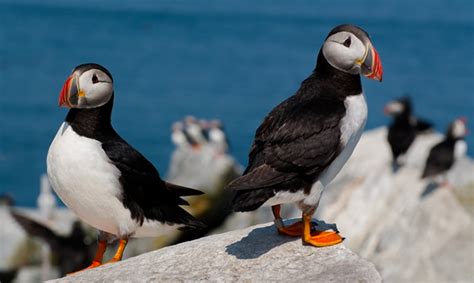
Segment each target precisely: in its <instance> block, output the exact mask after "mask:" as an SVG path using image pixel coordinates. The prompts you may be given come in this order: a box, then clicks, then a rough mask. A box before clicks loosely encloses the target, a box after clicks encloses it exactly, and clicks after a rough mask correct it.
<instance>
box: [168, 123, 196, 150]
mask: <svg viewBox="0 0 474 283" xmlns="http://www.w3.org/2000/svg"><path fill="white" fill-rule="evenodd" d="M171 141H172V142H173V144H174V145H175V146H176V147H177V148H186V147H188V146H191V145H193V140H191V138H190V137H189V135H188V134H187V133H186V132H185V131H184V124H183V123H182V122H175V123H173V125H172V127H171Z"/></svg>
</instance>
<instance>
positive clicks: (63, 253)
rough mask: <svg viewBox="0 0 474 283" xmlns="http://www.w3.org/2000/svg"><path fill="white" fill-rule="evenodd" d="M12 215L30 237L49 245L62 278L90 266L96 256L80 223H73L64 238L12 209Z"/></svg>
mask: <svg viewBox="0 0 474 283" xmlns="http://www.w3.org/2000/svg"><path fill="white" fill-rule="evenodd" d="M10 213H11V215H12V216H13V218H14V219H15V220H16V222H17V223H18V224H20V226H21V227H22V228H23V229H24V230H25V232H26V233H28V235H30V236H32V237H36V238H39V239H41V240H42V241H44V242H46V243H47V244H48V246H49V247H50V249H51V251H52V252H53V254H54V256H55V257H56V258H57V262H58V267H59V273H60V275H61V276H65V275H66V274H68V273H71V272H74V271H76V270H78V269H81V268H85V267H87V266H88V265H89V263H90V260H91V259H92V257H93V256H94V250H93V248H92V245H88V244H86V242H87V235H86V232H85V231H84V229H83V228H82V225H81V223H80V222H79V221H75V222H74V223H73V225H72V230H71V233H70V234H69V235H67V236H63V235H58V234H57V233H56V232H54V231H53V230H51V229H50V228H49V227H47V226H45V225H44V224H42V223H40V222H38V221H36V220H34V219H32V218H30V217H28V216H26V215H24V214H22V213H20V212H18V211H16V210H13V209H12V210H10Z"/></svg>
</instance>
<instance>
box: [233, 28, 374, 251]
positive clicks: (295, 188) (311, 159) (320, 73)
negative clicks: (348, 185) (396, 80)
mask: <svg viewBox="0 0 474 283" xmlns="http://www.w3.org/2000/svg"><path fill="white" fill-rule="evenodd" d="M382 73H383V71H382V64H381V61H380V58H379V55H378V53H377V51H376V50H375V48H374V46H373V45H372V42H371V40H370V37H369V35H368V34H367V33H366V32H365V31H364V30H362V29H361V28H359V27H356V26H353V25H340V26H337V27H335V28H334V29H333V30H331V32H330V33H329V35H328V36H327V38H326V40H325V42H324V44H323V46H322V48H321V50H320V52H319V55H318V59H317V64H316V68H315V69H314V71H313V72H312V74H311V75H310V76H309V77H308V78H307V79H306V80H304V81H303V82H302V84H301V86H300V88H299V90H298V91H297V92H296V94H295V95H293V96H291V97H290V98H288V99H286V100H285V101H283V102H282V103H281V104H279V105H278V106H277V107H275V108H274V109H273V110H272V111H271V112H270V113H269V114H268V115H267V116H266V118H265V119H264V121H263V123H262V124H261V125H260V127H259V128H258V129H257V131H256V134H255V140H254V142H253V145H252V148H251V149H250V153H249V164H248V167H247V169H246V170H245V172H244V174H243V176H241V177H239V178H237V179H236V180H234V181H233V182H231V183H230V184H229V186H228V188H230V189H232V190H234V192H235V193H234V197H233V201H232V205H233V209H234V210H235V211H251V210H255V209H257V208H259V207H260V206H262V205H268V206H272V211H273V214H274V217H275V226H276V228H277V230H278V232H279V233H280V234H284V235H288V236H301V237H302V240H303V244H307V245H312V246H316V247H321V246H328V245H334V244H337V243H340V242H341V241H342V240H343V238H342V237H341V236H340V235H339V234H338V232H337V231H319V230H317V227H316V231H314V232H313V231H312V227H311V226H312V224H311V223H312V215H313V214H314V212H315V210H316V208H317V207H318V204H319V200H320V198H321V194H322V193H323V190H324V188H325V187H326V186H327V185H328V184H329V183H330V182H331V181H332V180H333V179H334V177H335V176H336V175H337V173H338V172H339V170H341V168H342V167H343V166H344V164H345V163H346V161H347V159H348V158H349V157H350V155H351V154H352V151H353V150H354V147H355V146H356V144H357V142H358V141H359V138H360V136H361V134H362V132H363V130H364V127H365V123H366V120H367V105H366V102H365V98H364V94H363V91H362V85H361V81H360V74H362V75H364V76H366V77H368V78H370V79H375V80H378V81H381V80H382ZM284 203H295V204H297V205H298V207H299V208H300V209H301V210H302V221H298V222H296V223H294V224H292V225H290V226H285V225H284V223H283V221H282V219H281V216H280V205H281V204H284Z"/></svg>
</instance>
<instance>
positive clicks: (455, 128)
mask: <svg viewBox="0 0 474 283" xmlns="http://www.w3.org/2000/svg"><path fill="white" fill-rule="evenodd" d="M466 134H467V128H466V119H465V118H458V119H456V120H454V121H453V122H452V123H451V124H450V125H449V127H448V130H447V131H446V137H445V138H444V140H443V141H441V142H440V143H438V144H436V145H435V146H433V148H431V150H430V153H429V155H428V159H427V160H426V164H425V169H424V170H423V174H422V176H421V177H422V178H431V179H434V180H436V181H437V182H441V181H442V180H444V181H446V173H447V172H448V170H449V169H451V167H452V166H453V165H454V163H455V162H456V161H457V160H458V159H460V158H461V157H463V156H464V155H465V154H466V151H467V144H466V142H465V141H464V137H465V136H466Z"/></svg>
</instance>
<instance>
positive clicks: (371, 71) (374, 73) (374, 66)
mask: <svg viewBox="0 0 474 283" xmlns="http://www.w3.org/2000/svg"><path fill="white" fill-rule="evenodd" d="M361 69H362V74H363V75H364V76H366V77H367V78H369V79H373V80H378V81H379V82H381V81H382V75H383V68H382V62H381V61H380V57H379V53H378V52H377V50H375V48H374V47H373V46H372V44H370V43H369V45H368V46H367V54H366V56H365V59H364V61H363V62H362V64H361Z"/></svg>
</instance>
